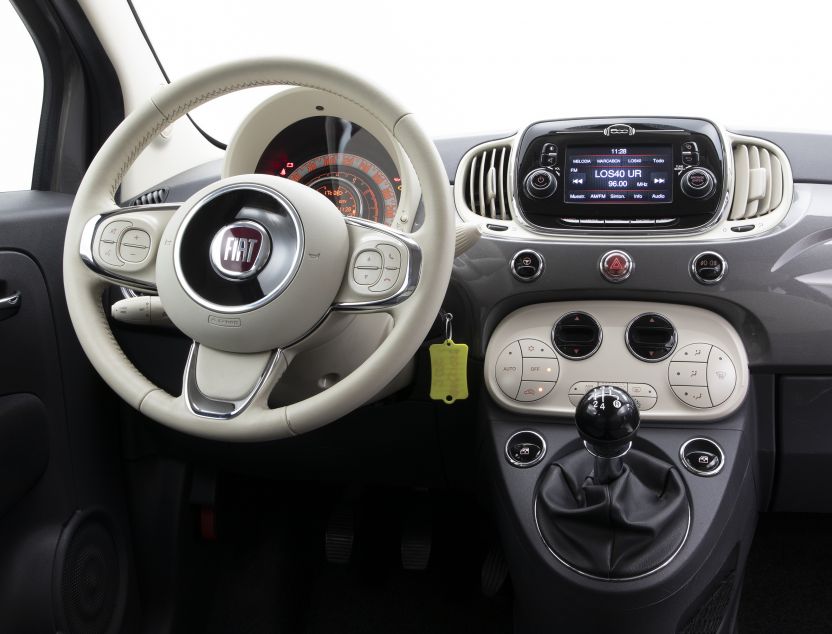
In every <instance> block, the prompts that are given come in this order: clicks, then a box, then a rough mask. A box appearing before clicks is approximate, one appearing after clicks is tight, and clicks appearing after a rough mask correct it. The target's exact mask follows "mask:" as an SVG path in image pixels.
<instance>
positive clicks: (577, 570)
mask: <svg viewBox="0 0 832 634" xmlns="http://www.w3.org/2000/svg"><path fill="white" fill-rule="evenodd" d="M687 507H688V526H687V528H686V529H685V536H684V537H683V538H682V541H681V543H680V544H679V547H678V548H677V549H676V550H675V551H674V552H673V553H672V554H671V555H670V557H668V558H667V559H666V560H665V561H664V562H662V563H661V564H660V565H658V566H656V567H655V568H653V569H652V570H648V571H647V572H644V573H642V574H640V575H636V576H634V577H599V576H598V575H593V574H592V573H589V572H585V571H583V570H581V569H580V568H577V567H576V566H573V565H572V564H570V563H569V562H568V561H566V560H565V559H562V558H561V557H560V556H559V555H558V554H557V553H556V552H555V551H554V549H553V548H552V547H551V546H549V542H547V541H546V538H545V537H544V536H543V531H541V530H540V522H539V521H538V519H537V494H535V496H534V506H533V509H532V512H533V513H534V525H535V528H537V534H538V535H539V536H540V540H541V541H542V542H543V545H544V546H546V550H548V551H549V552H550V553H551V554H552V556H553V557H554V558H555V559H557V560H558V561H559V562H560V563H561V564H563V565H564V566H566V567H567V568H568V569H569V570H571V571H572V572H575V573H577V574H579V575H581V576H582V577H586V578H588V579H594V580H596V581H610V582H614V583H619V582H622V581H636V580H637V579H644V577H649V576H650V575H652V574H655V573H657V572H659V570H661V569H662V568H666V567H667V566H669V565H670V563H671V562H672V561H673V560H674V559H676V556H677V555H678V554H679V553H680V552H681V551H682V548H684V546H685V544H686V543H687V541H688V536H689V535H690V526H691V518H692V515H693V513H692V512H691V508H690V502H688V504H687Z"/></svg>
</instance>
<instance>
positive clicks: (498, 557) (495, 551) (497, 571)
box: [480, 544, 508, 597]
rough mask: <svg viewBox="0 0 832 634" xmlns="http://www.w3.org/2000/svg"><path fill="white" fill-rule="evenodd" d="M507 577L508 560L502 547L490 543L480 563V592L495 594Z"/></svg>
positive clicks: (487, 594)
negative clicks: (483, 559)
mask: <svg viewBox="0 0 832 634" xmlns="http://www.w3.org/2000/svg"><path fill="white" fill-rule="evenodd" d="M507 578H508V562H507V561H506V557H505V555H503V549H502V548H500V546H499V545H498V544H492V545H491V548H489V549H488V554H487V555H486V556H485V561H484V562H483V564H482V574H481V576H480V583H481V584H482V593H483V595H485V596H486V597H493V596H496V595H497V593H498V592H499V591H500V588H502V587H503V585H504V584H505V582H506V579H507Z"/></svg>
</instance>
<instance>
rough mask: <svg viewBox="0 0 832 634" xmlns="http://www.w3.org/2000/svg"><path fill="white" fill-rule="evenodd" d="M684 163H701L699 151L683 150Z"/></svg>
mask: <svg viewBox="0 0 832 634" xmlns="http://www.w3.org/2000/svg"><path fill="white" fill-rule="evenodd" d="M682 163H684V164H685V165H699V152H682Z"/></svg>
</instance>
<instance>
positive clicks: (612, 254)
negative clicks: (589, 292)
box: [600, 251, 635, 283]
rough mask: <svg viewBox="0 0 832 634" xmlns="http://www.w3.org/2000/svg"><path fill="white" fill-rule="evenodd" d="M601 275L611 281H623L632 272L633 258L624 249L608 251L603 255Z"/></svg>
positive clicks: (633, 266)
mask: <svg viewBox="0 0 832 634" xmlns="http://www.w3.org/2000/svg"><path fill="white" fill-rule="evenodd" d="M600 266H601V275H603V276H604V279H605V280H607V281H609V282H614V283H617V282H623V281H624V280H626V279H627V278H628V277H630V274H632V272H633V269H634V268H635V265H634V263H633V258H631V257H630V256H629V255H628V254H626V253H624V251H608V252H607V253H605V254H604V255H603V256H602V257H601V262H600Z"/></svg>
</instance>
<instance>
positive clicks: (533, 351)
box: [520, 339, 557, 359]
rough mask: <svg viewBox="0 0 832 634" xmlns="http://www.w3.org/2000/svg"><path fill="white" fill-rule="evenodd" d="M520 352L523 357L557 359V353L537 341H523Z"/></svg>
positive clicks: (521, 341)
mask: <svg viewBox="0 0 832 634" xmlns="http://www.w3.org/2000/svg"><path fill="white" fill-rule="evenodd" d="M520 352H521V353H522V354H523V357H524V358H525V357H535V358H541V359H557V355H555V351H554V350H552V349H551V348H550V347H549V346H547V345H546V344H545V343H543V342H542V341H539V340H537V339H521V340H520Z"/></svg>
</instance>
